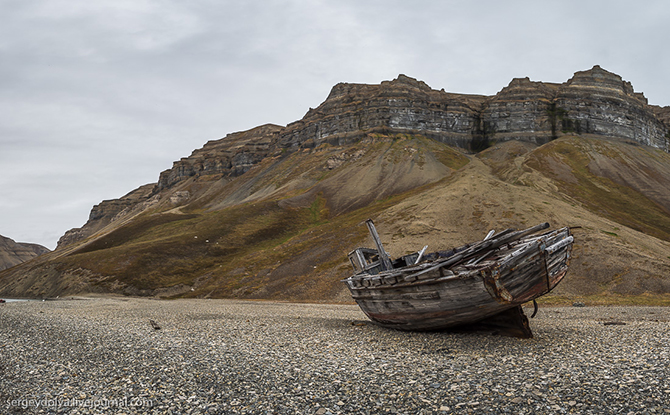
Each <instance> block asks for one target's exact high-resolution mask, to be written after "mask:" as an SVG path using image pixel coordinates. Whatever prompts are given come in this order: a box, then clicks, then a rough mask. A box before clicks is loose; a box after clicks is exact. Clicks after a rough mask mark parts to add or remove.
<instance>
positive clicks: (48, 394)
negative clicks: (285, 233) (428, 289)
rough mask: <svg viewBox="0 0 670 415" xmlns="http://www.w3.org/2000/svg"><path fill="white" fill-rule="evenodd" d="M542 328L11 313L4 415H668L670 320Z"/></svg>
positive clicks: (565, 322)
mask: <svg viewBox="0 0 670 415" xmlns="http://www.w3.org/2000/svg"><path fill="white" fill-rule="evenodd" d="M150 320H153V321H154V322H155V323H156V324H157V325H158V326H160V329H155V328H154V327H153V326H152V324H151V323H150ZM530 325H531V328H532V329H533V332H534V335H535V338H533V339H516V338H509V337H501V336H495V335H492V334H490V333H453V332H436V333H410V332H400V331H395V330H389V329H384V328H381V327H377V326H375V325H373V324H371V323H369V322H368V321H367V320H366V318H365V316H364V315H363V314H362V313H361V312H360V311H359V309H358V307H357V306H354V305H327V304H291V303H270V302H245V301H231V300H176V301H164V300H163V301H161V300H150V299H137V298H91V299H71V300H69V299H68V300H58V301H43V302H42V301H27V302H12V303H6V304H1V305H0V336H1V337H0V412H1V413H8V414H12V413H71V414H84V413H86V414H88V413H95V414H98V413H126V414H132V413H142V414H144V413H160V414H320V415H323V414H340V413H341V414H378V413H405V414H421V413H423V414H431V413H432V414H441V413H510V414H524V413H526V414H530V413H557V414H560V413H580V414H590V413H593V414H601V413H617V414H618V413H622V414H629V413H635V414H646V413H648V414H654V413H655V414H663V413H670V368H669V367H668V359H669V358H670V308H663V307H557V308H550V307H543V308H540V311H539V313H538V315H537V317H535V318H534V319H532V320H531V321H530Z"/></svg>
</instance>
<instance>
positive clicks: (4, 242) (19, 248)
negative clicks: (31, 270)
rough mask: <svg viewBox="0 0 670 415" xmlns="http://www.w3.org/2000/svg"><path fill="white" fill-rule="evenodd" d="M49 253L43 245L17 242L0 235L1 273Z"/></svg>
mask: <svg viewBox="0 0 670 415" xmlns="http://www.w3.org/2000/svg"><path fill="white" fill-rule="evenodd" d="M47 252H49V248H46V247H44V246H42V245H37V244H29V243H22V242H15V241H14V240H13V239H9V238H6V237H4V236H2V235H0V271H1V270H3V269H7V268H10V267H13V266H14V265H17V264H20V263H22V262H25V261H28V260H30V259H32V258H35V257H36V256H38V255H42V254H45V253H47Z"/></svg>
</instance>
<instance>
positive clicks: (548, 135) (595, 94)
mask: <svg viewBox="0 0 670 415" xmlns="http://www.w3.org/2000/svg"><path fill="white" fill-rule="evenodd" d="M669 131H670V107H663V108H661V107H654V106H650V105H648V103H647V100H646V98H645V97H644V95H643V94H641V93H636V92H635V91H634V90H633V87H632V85H631V84H630V83H629V82H626V81H624V80H623V79H622V78H621V77H620V76H619V75H616V74H613V73H611V72H608V71H606V70H604V69H602V68H600V67H599V66H594V67H593V68H592V69H590V70H587V71H581V72H577V73H575V75H574V76H573V77H572V78H571V79H570V80H568V81H567V82H565V83H562V84H556V83H543V82H533V81H531V80H530V79H528V78H518V79H513V80H512V81H511V82H510V84H509V85H508V86H507V87H505V88H503V89H502V90H501V91H500V92H498V93H497V94H496V95H494V96H481V95H464V94H453V93H448V92H445V91H444V90H440V91H438V90H434V89H432V88H430V87H429V86H428V85H426V84H425V83H424V82H421V81H417V80H416V79H413V78H410V77H407V76H405V75H400V76H398V78H397V79H395V80H393V81H384V82H382V83H381V84H379V85H364V84H347V83H340V84H337V85H335V86H334V87H333V89H332V90H331V92H330V94H329V95H328V97H327V99H326V100H325V101H324V102H323V103H322V104H321V105H319V106H318V107H317V108H315V109H311V108H310V110H309V111H308V112H307V114H306V115H305V116H304V117H303V118H302V119H301V120H299V121H296V122H293V123H291V124H289V125H287V126H286V127H281V126H278V125H272V124H267V125H263V126H260V127H256V128H254V129H252V130H249V131H244V132H238V133H233V134H229V135H227V136H226V137H224V138H222V139H220V140H214V141H210V142H208V143H207V144H205V145H204V146H203V147H202V148H201V149H198V150H195V151H194V152H193V153H192V154H191V155H190V156H189V157H185V158H182V159H181V160H179V161H177V162H175V163H174V165H173V167H172V168H171V169H169V170H166V171H164V172H162V173H161V174H160V177H159V180H158V183H157V184H156V185H155V186H154V185H146V186H143V187H141V188H140V189H137V190H135V191H133V192H131V193H130V194H128V195H126V196H124V197H123V198H121V199H118V200H111V201H104V202H102V203H100V204H99V205H96V206H95V207H94V208H93V210H92V211H91V216H90V218H89V222H88V223H87V224H86V225H85V226H84V227H82V228H78V229H73V230H71V231H68V232H67V233H66V234H65V235H64V236H63V237H62V238H61V240H60V241H59V243H58V247H59V248H60V247H62V246H65V245H67V244H69V243H72V242H74V241H77V240H81V239H83V238H86V237H88V236H90V235H92V234H93V233H95V232H97V231H99V230H100V229H102V228H104V227H105V226H107V225H109V224H110V223H112V222H114V221H116V220H118V219H119V218H122V217H127V216H128V215H129V214H131V213H138V212H141V211H142V210H143V209H145V208H146V207H148V206H152V205H153V203H155V202H156V201H157V200H159V199H161V198H163V199H166V198H167V199H168V200H170V201H171V202H172V204H173V205H176V204H181V203H183V202H184V201H187V200H188V199H189V197H190V193H189V192H188V191H187V190H185V189H176V188H177V187H178V186H177V185H178V184H179V183H182V182H183V181H185V180H187V179H189V178H193V177H195V178H198V177H200V176H208V177H211V178H213V179H216V178H234V177H237V176H239V175H241V174H243V173H245V172H247V171H248V170H249V169H250V168H252V167H253V166H254V165H256V164H258V163H260V162H261V161H262V160H264V159H266V158H268V157H274V156H281V155H282V154H288V153H292V152H295V151H297V150H299V149H306V148H313V147H316V146H318V145H321V144H324V143H328V144H332V145H343V144H348V143H353V142H356V141H357V140H359V139H360V138H361V137H364V136H366V135H369V134H371V133H382V134H398V133H407V134H419V135H423V136H425V137H428V138H431V139H434V140H437V141H440V142H442V143H445V144H449V145H452V146H456V147H461V148H465V149H468V150H470V151H474V152H478V151H480V150H483V149H485V148H487V147H489V146H490V145H492V144H493V143H497V142H505V141H510V140H518V141H525V142H530V143H534V144H544V143H547V142H549V141H551V140H553V139H556V138H558V137H560V136H563V135H579V134H589V135H597V136H601V137H610V138H617V139H622V140H627V141H631V142H635V143H640V144H644V145H647V146H652V147H655V148H659V149H662V150H664V151H666V152H670V144H669V143H670V132H669Z"/></svg>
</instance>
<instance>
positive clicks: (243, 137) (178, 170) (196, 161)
mask: <svg viewBox="0 0 670 415" xmlns="http://www.w3.org/2000/svg"><path fill="white" fill-rule="evenodd" d="M282 130H283V127H281V126H279V125H273V124H266V125H262V126H260V127H256V128H254V129H251V130H249V131H243V132H239V133H233V134H228V135H227V136H226V137H224V138H222V139H220V140H214V141H210V142H208V143H207V144H205V145H204V146H203V147H202V148H201V149H198V150H195V151H194V152H193V153H192V154H191V155H190V156H189V157H185V158H182V159H181V160H179V161H176V162H175V163H174V165H173V166H172V168H171V169H169V170H165V171H164V172H162V173H161V174H160V177H159V179H158V188H157V190H162V189H166V188H169V187H171V186H172V185H174V184H175V183H178V182H180V181H182V180H184V179H187V178H189V177H193V176H200V175H217V174H219V175H226V176H232V177H235V176H239V175H240V174H243V173H245V172H246V171H247V170H249V169H250V168H251V166H253V165H254V164H256V163H258V162H260V161H261V160H263V159H264V158H265V157H268V156H269V155H271V154H272V153H273V152H274V151H276V150H277V147H276V145H274V142H275V141H276V137H277V135H278V133H279V132H280V131H282Z"/></svg>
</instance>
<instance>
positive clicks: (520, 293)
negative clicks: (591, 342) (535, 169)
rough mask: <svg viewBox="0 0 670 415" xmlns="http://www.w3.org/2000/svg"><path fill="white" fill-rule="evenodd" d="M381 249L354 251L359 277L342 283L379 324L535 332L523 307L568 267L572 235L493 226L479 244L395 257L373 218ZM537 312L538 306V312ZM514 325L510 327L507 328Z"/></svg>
mask: <svg viewBox="0 0 670 415" xmlns="http://www.w3.org/2000/svg"><path fill="white" fill-rule="evenodd" d="M366 224H367V225H368V228H369V230H370V234H371V236H372V238H373V240H374V241H375V245H376V249H371V248H358V249H355V250H353V251H352V252H351V253H350V254H349V260H350V261H351V264H352V265H353V267H354V271H355V273H354V275H352V276H351V277H349V278H347V279H345V280H343V281H344V282H345V283H346V285H347V287H348V288H349V290H350V291H351V295H352V297H353V298H354V300H355V301H356V302H357V303H358V305H359V306H360V307H361V309H362V310H363V312H364V313H365V314H366V315H367V316H368V317H369V318H370V319H371V320H372V321H374V322H376V323H377V324H379V325H382V326H385V327H392V328H396V329H402V330H439V329H445V328H451V327H458V326H465V325H472V324H475V323H479V324H487V325H488V324H493V325H494V326H496V327H499V328H504V329H508V332H507V334H511V335H516V336H519V337H532V332H531V331H530V327H529V325H528V319H527V318H526V316H525V314H524V313H523V309H522V308H521V304H523V303H526V302H529V301H533V303H534V304H535V306H536V307H537V303H535V299H536V298H538V297H540V296H542V295H544V294H547V293H548V292H549V291H551V290H552V289H553V288H554V287H556V285H557V284H558V283H559V282H560V281H561V280H562V279H563V277H564V276H565V274H566V273H567V271H568V263H569V261H570V253H571V250H572V244H573V240H574V239H573V237H572V235H571V232H570V229H569V228H567V227H566V228H562V229H558V230H553V231H547V229H548V228H549V224H548V223H543V224H540V225H537V226H534V227H531V228H528V229H525V230H521V231H515V230H513V229H508V230H505V231H503V232H500V233H499V234H497V235H496V234H495V233H494V231H491V232H489V234H488V235H487V236H486V237H485V238H484V239H483V240H482V241H479V242H475V243H471V244H468V245H465V246H461V247H458V248H454V249H451V250H449V251H439V252H433V253H430V254H425V250H426V247H424V248H423V249H422V250H421V251H419V252H416V253H414V254H410V255H405V256H402V257H400V258H398V259H396V260H394V261H393V260H391V258H390V257H389V256H388V254H387V253H386V251H384V247H383V246H382V243H381V241H380V239H379V235H378V234H377V231H376V229H375V227H374V224H373V223H372V221H371V220H367V221H366ZM535 311H537V308H536V310H535ZM509 330H511V332H510V331H509Z"/></svg>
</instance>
